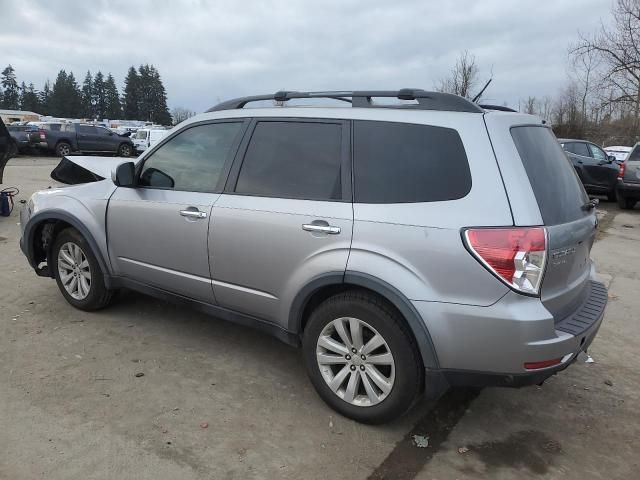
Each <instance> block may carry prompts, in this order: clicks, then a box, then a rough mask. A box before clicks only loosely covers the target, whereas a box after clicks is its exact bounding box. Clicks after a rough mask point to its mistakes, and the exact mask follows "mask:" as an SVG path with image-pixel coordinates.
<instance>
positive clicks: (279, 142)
mask: <svg viewBox="0 0 640 480" xmlns="http://www.w3.org/2000/svg"><path fill="white" fill-rule="evenodd" d="M251 129H252V133H251V135H250V136H249V135H246V137H250V140H249V139H248V138H247V139H245V141H244V142H243V146H242V147H241V155H239V158H238V161H236V162H235V163H234V166H233V169H232V172H231V175H230V177H229V180H228V182H227V186H226V188H225V193H224V194H223V195H222V196H221V197H220V199H219V200H218V201H217V202H216V204H215V206H214V207H213V224H212V227H211V230H210V232H211V233H210V235H209V238H210V246H209V252H210V263H211V270H212V276H213V289H214V292H215V295H216V299H217V301H218V303H219V304H220V305H221V306H224V307H228V308H230V309H233V310H237V311H240V312H243V313H247V314H250V315H253V316H256V317H259V318H261V319H265V320H268V321H271V322H274V323H280V324H281V326H283V327H286V320H287V317H288V312H289V308H290V306H291V302H292V301H293V298H294V297H295V295H296V294H297V293H298V292H299V291H300V289H302V287H303V286H304V285H306V284H307V283H309V282H310V281H311V280H313V279H315V278H318V277H320V276H322V275H326V274H327V273H337V274H343V273H344V271H345V269H346V264H347V258H348V255H349V248H350V245H351V234H352V228H353V209H352V203H351V176H350V165H349V164H350V162H349V155H348V152H349V129H348V123H347V122H342V121H339V120H338V121H336V120H301V119H300V120H298V119H296V120H288V119H287V120H275V119H273V120H272V119H260V120H258V121H254V123H253V124H252V126H251V127H250V130H251ZM242 152H245V153H244V156H243V158H240V157H242ZM240 160H242V161H240Z"/></svg>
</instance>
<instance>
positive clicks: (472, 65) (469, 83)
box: [436, 50, 479, 98]
mask: <svg viewBox="0 0 640 480" xmlns="http://www.w3.org/2000/svg"><path fill="white" fill-rule="evenodd" d="M478 74H479V71H478V66H477V65H476V57H475V56H474V55H473V54H471V53H469V52H468V51H467V50H465V51H464V52H462V53H461V54H460V56H459V57H458V60H456V64H455V66H454V67H453V70H452V71H451V73H450V74H449V76H447V77H445V78H443V79H441V80H440V83H439V85H438V86H437V87H436V90H438V91H439V92H446V93H454V94H456V95H460V96H462V97H467V98H473V96H474V95H473V94H472V90H474V89H475V87H476V85H477V83H478Z"/></svg>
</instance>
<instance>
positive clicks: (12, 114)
mask: <svg viewBox="0 0 640 480" xmlns="http://www.w3.org/2000/svg"><path fill="white" fill-rule="evenodd" d="M0 118H2V121H3V122H4V123H5V124H9V123H15V122H37V121H38V120H40V114H39V113H34V112H25V111H22V110H0Z"/></svg>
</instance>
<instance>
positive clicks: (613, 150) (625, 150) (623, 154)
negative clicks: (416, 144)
mask: <svg viewBox="0 0 640 480" xmlns="http://www.w3.org/2000/svg"><path fill="white" fill-rule="evenodd" d="M631 150H633V147H624V146H622V145H614V146H611V147H605V148H604V152H605V153H606V154H607V155H609V156H613V157H615V159H616V162H618V164H621V163H622V162H624V159H625V158H627V155H629V152H631Z"/></svg>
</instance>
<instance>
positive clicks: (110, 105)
mask: <svg viewBox="0 0 640 480" xmlns="http://www.w3.org/2000/svg"><path fill="white" fill-rule="evenodd" d="M104 90H105V100H106V116H107V118H108V119H111V120H114V119H120V118H122V106H121V105H120V94H119V93H118V87H116V82H115V80H114V79H113V75H111V73H109V75H108V76H107V81H106V82H105V84H104Z"/></svg>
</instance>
